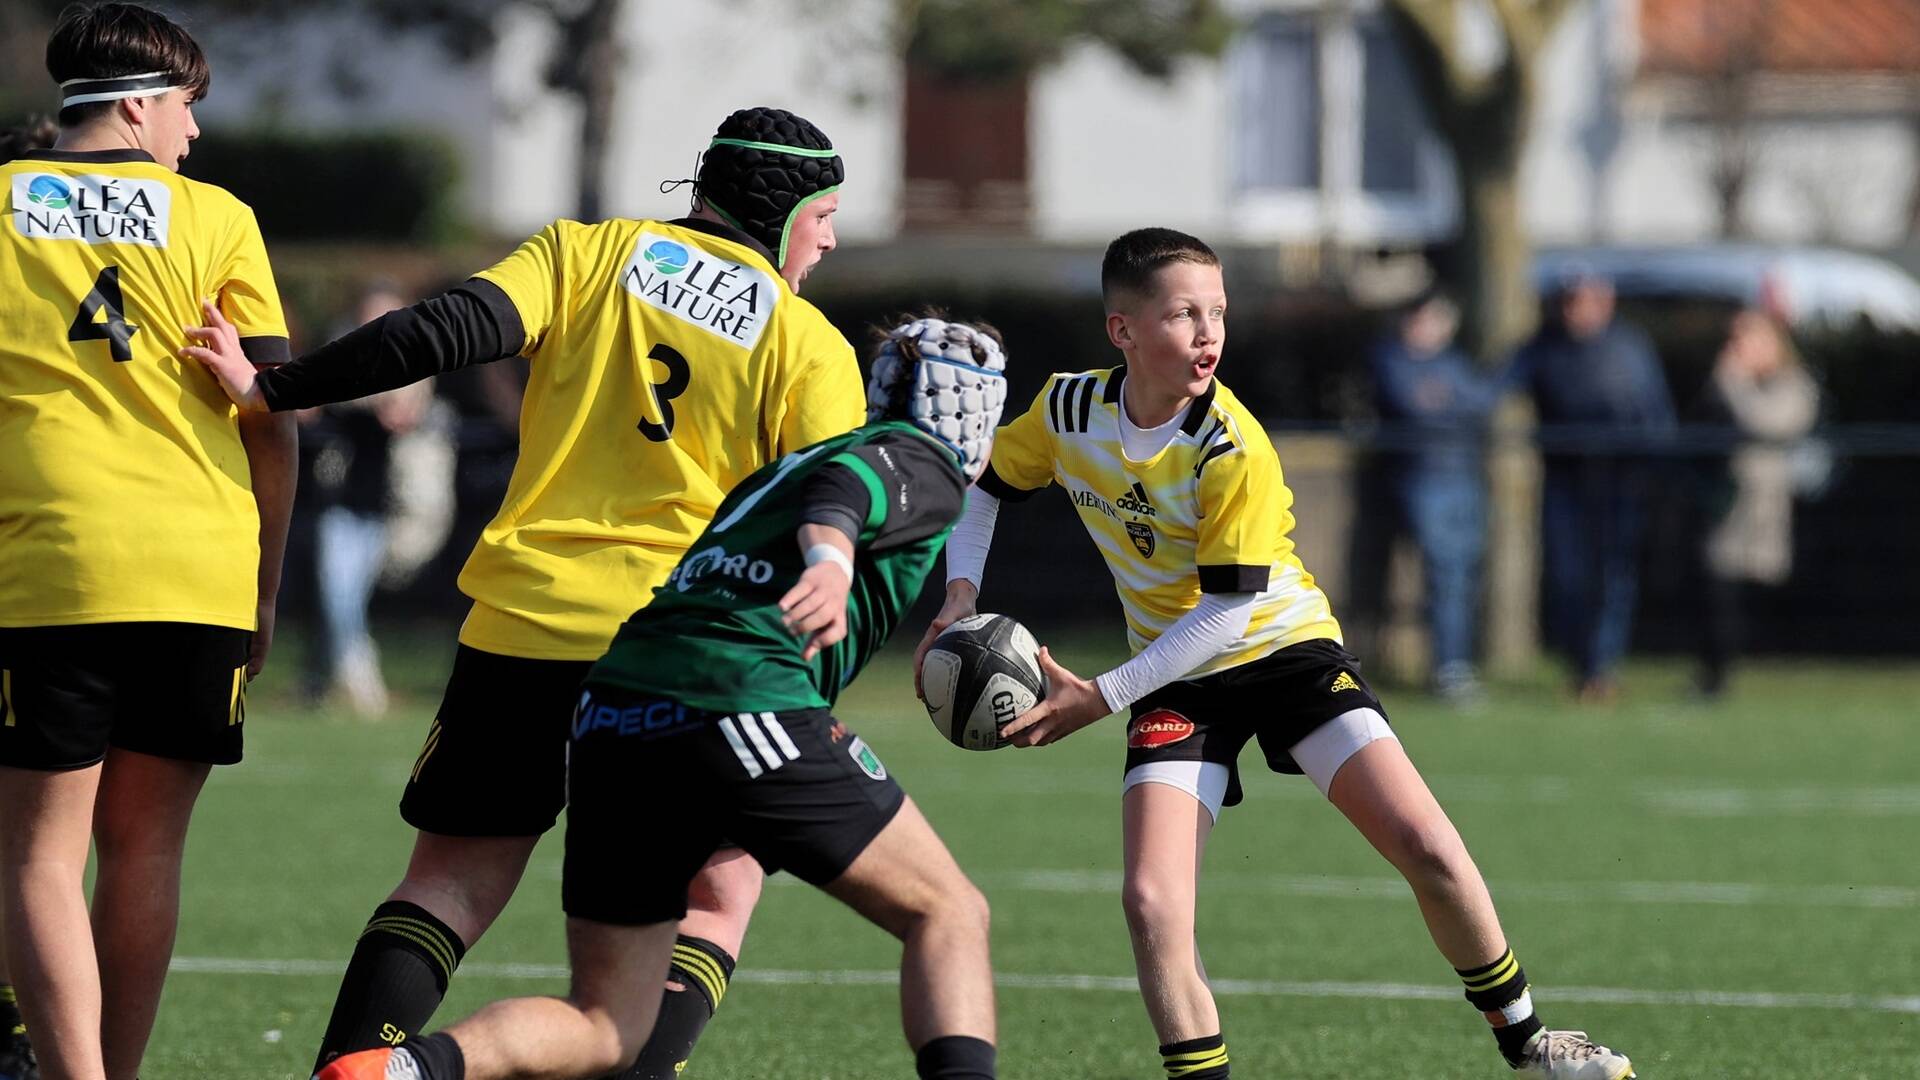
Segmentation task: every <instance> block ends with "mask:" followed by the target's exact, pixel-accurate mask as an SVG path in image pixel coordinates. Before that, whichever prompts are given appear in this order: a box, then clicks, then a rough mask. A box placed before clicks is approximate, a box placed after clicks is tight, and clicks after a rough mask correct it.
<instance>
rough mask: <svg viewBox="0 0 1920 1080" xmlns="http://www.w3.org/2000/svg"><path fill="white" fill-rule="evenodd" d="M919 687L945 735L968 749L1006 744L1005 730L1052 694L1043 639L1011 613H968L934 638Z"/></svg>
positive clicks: (928, 651) (935, 726)
mask: <svg viewBox="0 0 1920 1080" xmlns="http://www.w3.org/2000/svg"><path fill="white" fill-rule="evenodd" d="M920 688H921V689H922V690H923V691H924V692H925V693H926V695H927V715H928V716H929V717H931V718H932V720H933V726H934V729H935V730H937V731H939V732H940V737H941V738H943V739H946V740H947V741H948V742H950V743H952V744H953V745H955V746H958V747H961V748H963V749H966V750H998V749H1000V748H1001V747H1002V746H1006V745H1007V743H1006V742H1005V741H1004V740H1003V739H1001V737H1000V730H1001V729H1002V728H1004V727H1006V726H1007V725H1008V724H1010V723H1012V722H1013V721H1014V720H1015V719H1016V718H1018V717H1019V716H1020V714H1021V713H1024V712H1026V711H1027V710H1028V709H1031V708H1033V707H1034V706H1035V705H1037V704H1039V703H1040V702H1041V701H1042V700H1044V699H1045V698H1046V696H1047V683H1046V678H1045V677H1044V676H1043V675H1041V674H1040V644H1039V642H1036V641H1035V640H1034V639H1033V635H1032V634H1031V633H1028V632H1027V628H1026V627H1024V626H1021V625H1020V623H1019V622H1018V621H1016V620H1015V619H1013V618H1011V617H1010V616H1006V615H990V614H981V615H973V616H969V617H968V618H965V619H961V620H959V621H958V622H955V623H954V624H953V625H952V626H949V627H947V629H946V632H944V633H942V634H941V635H940V636H939V637H938V638H936V639H934V642H933V645H932V647H930V648H929V649H928V650H927V657H926V661H925V663H924V665H923V666H922V667H921V669H920Z"/></svg>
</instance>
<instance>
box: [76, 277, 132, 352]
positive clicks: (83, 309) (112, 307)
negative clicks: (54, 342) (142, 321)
mask: <svg viewBox="0 0 1920 1080" xmlns="http://www.w3.org/2000/svg"><path fill="white" fill-rule="evenodd" d="M126 303H127V302H126V301H125V300H124V299H122V298H121V296H120V268H119V267H117V266H109V267H107V268H106V269H104V270H102V271H100V276H99V277H97V278H95V279H94V280H93V291H92V292H90V293H88V294H87V298H86V299H85V300H82V301H80V312H79V314H77V315H75V316H74V317H73V327H72V328H71V329H69V330H68V331H67V340H68V341H101V340H105V341H109V342H112V348H113V359H114V361H115V362H116V363H121V364H124V363H126V362H127V361H129V360H131V359H133V335H135V334H137V333H139V332H140V328H139V327H137V326H135V325H133V324H132V323H130V322H128V321H127V317H126V315H125V309H126ZM103 311H104V312H105V313H106V318H105V319H101V318H100V313H101V312H103Z"/></svg>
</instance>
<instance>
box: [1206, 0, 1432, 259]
mask: <svg viewBox="0 0 1920 1080" xmlns="http://www.w3.org/2000/svg"><path fill="white" fill-rule="evenodd" d="M1356 9H1358V10H1356ZM1229 63H1230V64H1232V65H1233V68H1232V70H1233V81H1232V85H1233V88H1234V89H1233V93H1234V101H1233V105H1232V117H1233V120H1232V124H1233V131H1234V136H1233V151H1234V163H1233V169H1232V172H1231V176H1232V177H1233V184H1234V189H1235V190H1234V196H1233V197H1234V200H1235V213H1236V215H1237V216H1238V217H1240V218H1241V220H1243V221H1244V222H1246V223H1247V225H1248V226H1249V227H1250V228H1251V229H1253V230H1254V231H1256V232H1266V233H1269V234H1271V235H1273V236H1274V237H1275V238H1276V239H1287V240H1323V239H1332V240H1336V241H1340V242H1344V243H1354V244H1373V243H1393V242H1413V243H1419V242H1424V241H1427V240H1431V239H1435V238H1437V237H1439V236H1441V235H1443V234H1444V233H1445V232H1446V231H1447V230H1448V229H1450V228H1451V226H1452V224H1453V221H1454V218H1455V213H1454V205H1453V194H1452V183H1451V177H1450V176H1449V170H1448V168H1447V164H1448V163H1447V158H1446V151H1445V149H1444V147H1443V146H1442V145H1441V144H1440V143H1439V141H1438V140H1437V139H1436V138H1435V137H1434V136H1433V134H1432V132H1431V130H1430V129H1429V127H1428V125H1427V120H1426V116H1425V110H1424V107H1423V106H1422V104H1421V101H1420V95H1419V92H1418V91H1417V89H1416V88H1415V84H1414V79H1413V73H1412V71H1411V70H1409V68H1408V66H1407V62H1406V60H1405V58H1404V57H1403V56H1402V54H1401V49H1400V43H1399V41H1398V40H1397V39H1396V38H1395V37H1394V34H1393V30H1392V28H1391V27H1390V26H1389V25H1388V24H1387V21H1386V19H1385V18H1384V17H1383V16H1382V15H1380V13H1379V11H1378V8H1377V5H1374V4H1368V3H1365V2H1364V0H1363V2H1361V3H1357V4H1356V3H1339V4H1332V3H1328V4H1324V5H1309V4H1303V3H1300V2H1298V0H1293V2H1290V3H1289V4H1288V6H1287V7H1286V8H1285V9H1284V10H1269V11H1268V12H1266V13H1265V14H1263V15H1260V16H1258V17H1257V18H1255V19H1254V20H1253V22H1252V24H1251V25H1250V26H1249V27H1248V29H1247V30H1246V31H1245V32H1244V33H1243V34H1242V35H1241V37H1240V39H1239V40H1238V41H1237V42H1236V44H1235V47H1234V52H1233V55H1232V56H1231V58H1230V60H1229Z"/></svg>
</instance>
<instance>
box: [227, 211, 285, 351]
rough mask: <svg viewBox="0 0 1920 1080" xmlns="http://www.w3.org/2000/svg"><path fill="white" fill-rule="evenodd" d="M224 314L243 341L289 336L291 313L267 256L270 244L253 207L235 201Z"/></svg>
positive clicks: (228, 250) (228, 255)
mask: <svg viewBox="0 0 1920 1080" xmlns="http://www.w3.org/2000/svg"><path fill="white" fill-rule="evenodd" d="M220 277H221V282H220V299H219V304H220V314H222V315H225V316H226V317H227V321H228V322H230V323H232V324H233V328H234V329H235V330H236V331H238V332H239V335H240V337H241V339H242V340H244V339H246V338H285V337H286V336H287V316H286V313H285V312H284V311H282V310H281V308H280V290H279V289H278V288H276V287H275V285H274V280H273V264H272V263H271V262H269V261H268V259H267V243H266V241H265V240H263V239H261V236H260V223H259V222H258V221H257V220H256V219H255V218H254V215H253V210H252V208H250V207H248V206H246V205H245V204H243V203H240V202H239V201H238V200H235V201H234V206H233V224H232V231H231V233H230V235H229V243H228V249H227V253H226V259H225V265H224V266H222V268H221V272H220Z"/></svg>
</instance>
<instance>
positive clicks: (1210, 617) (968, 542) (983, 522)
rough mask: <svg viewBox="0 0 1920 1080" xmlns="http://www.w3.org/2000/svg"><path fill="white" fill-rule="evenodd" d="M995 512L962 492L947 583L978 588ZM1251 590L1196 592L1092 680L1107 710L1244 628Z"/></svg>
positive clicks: (992, 505) (1196, 661)
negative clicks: (1161, 629)
mask: <svg viewBox="0 0 1920 1080" xmlns="http://www.w3.org/2000/svg"><path fill="white" fill-rule="evenodd" d="M999 517H1000V500H999V499H997V498H994V497H993V496H992V495H989V494H987V493H986V492H984V491H981V490H980V489H979V488H977V487H976V488H974V489H972V490H971V491H969V492H967V509H966V511H965V512H964V513H962V514H961V515H960V520H959V521H957V522H955V523H954V526H953V532H952V533H951V534H949V535H948V537H947V580H948V581H949V582H953V581H959V580H961V579H963V578H964V579H965V580H967V581H970V582H972V583H973V587H974V588H975V589H976V590H977V589H979V587H980V579H981V578H982V576H984V574H985V572H986V566H987V552H988V550H989V549H991V548H992V546H993V527H994V524H995V522H996V521H998V520H999ZM1257 595H1258V594H1256V593H1250V592H1246V593H1202V594H1201V595H1200V602H1199V603H1198V604H1196V605H1194V608H1193V610H1192V611H1189V612H1187V613H1186V614H1185V615H1182V616H1180V618H1178V619H1176V620H1174V623H1173V625H1172V626H1170V627H1168V628H1167V632H1166V633H1164V634H1161V635H1160V636H1159V637H1158V638H1155V639H1154V641H1153V643H1152V644H1150V645H1148V646H1147V647H1146V648H1145V649H1142V650H1140V655H1138V656H1136V657H1134V658H1133V659H1131V660H1129V661H1127V662H1126V663H1124V664H1121V665H1120V666H1119V667H1117V668H1114V669H1113V670H1112V671H1109V672H1107V673H1105V674H1104V675H1101V676H1100V677H1099V678H1097V679H1095V680H1094V682H1095V683H1096V684H1098V685H1099V687H1100V694H1101V696H1102V697H1104V698H1106V700H1107V707H1108V709H1109V710H1110V711H1115V712H1117V711H1119V710H1121V709H1124V708H1126V707H1127V706H1129V705H1131V704H1133V703H1134V702H1136V701H1138V700H1140V699H1141V698H1143V697H1146V696H1147V695H1148V694H1150V693H1152V692H1154V691H1155V690H1158V689H1160V688H1161V687H1162V686H1165V685H1167V684H1168V683H1170V682H1172V681H1174V680H1175V679H1178V678H1181V677H1183V676H1185V675H1186V674H1187V673H1189V672H1191V671H1192V670H1193V669H1194V668H1197V667H1199V666H1200V665H1201V664H1204V663H1206V662H1207V661H1208V660H1211V659H1212V658H1214V657H1215V656H1218V655H1219V654H1220V652H1221V651H1222V650H1223V649H1225V648H1226V647H1227V646H1228V645H1231V644H1232V643H1233V642H1234V641H1236V640H1238V639H1239V637H1240V635H1242V634H1244V633H1246V632H1247V624H1248V623H1249V622H1251V621H1252V620H1253V601H1254V599H1255V597H1256V596H1257Z"/></svg>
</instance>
